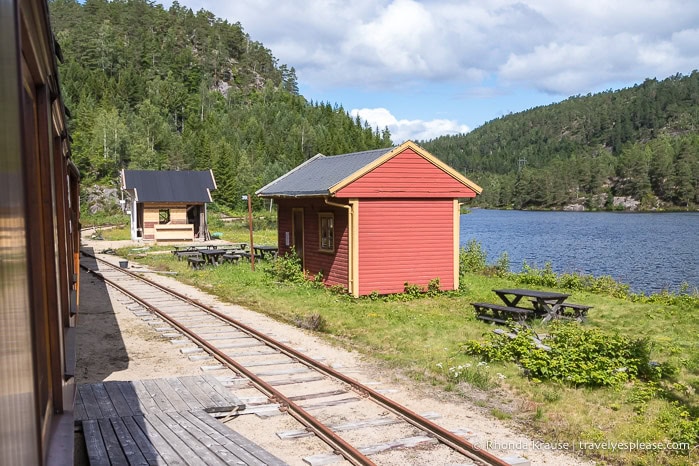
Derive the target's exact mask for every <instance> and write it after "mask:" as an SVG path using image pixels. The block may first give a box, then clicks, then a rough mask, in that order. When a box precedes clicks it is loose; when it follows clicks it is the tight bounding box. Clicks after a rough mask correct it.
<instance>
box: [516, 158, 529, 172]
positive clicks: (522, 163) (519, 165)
mask: <svg viewBox="0 0 699 466" xmlns="http://www.w3.org/2000/svg"><path fill="white" fill-rule="evenodd" d="M526 166H527V159H526V158H524V157H522V158H520V159H519V160H518V161H517V169H518V170H517V171H520V172H521V171H522V169H523V168H524V167H526Z"/></svg>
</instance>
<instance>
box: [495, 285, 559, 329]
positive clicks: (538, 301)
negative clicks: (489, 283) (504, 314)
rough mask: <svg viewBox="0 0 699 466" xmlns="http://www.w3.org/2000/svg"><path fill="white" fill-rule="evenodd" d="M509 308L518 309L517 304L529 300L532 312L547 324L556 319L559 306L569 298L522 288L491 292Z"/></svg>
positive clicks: (552, 292)
mask: <svg viewBox="0 0 699 466" xmlns="http://www.w3.org/2000/svg"><path fill="white" fill-rule="evenodd" d="M493 292H494V293H495V294H496V295H498V296H499V297H500V299H502V301H503V302H504V303H505V304H506V305H507V306H509V307H518V306H517V304H519V302H520V301H521V300H522V298H531V300H530V302H531V304H532V305H533V308H534V311H535V312H536V313H537V314H539V315H543V317H544V318H543V322H548V321H549V320H551V319H552V318H554V317H556V315H557V314H558V312H559V309H560V307H561V304H563V302H564V301H565V300H566V299H568V298H569V297H570V295H569V294H567V293H557V292H554V291H541V290H527V289H524V288H506V289H501V290H493Z"/></svg>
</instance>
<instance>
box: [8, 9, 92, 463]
mask: <svg viewBox="0 0 699 466" xmlns="http://www.w3.org/2000/svg"><path fill="white" fill-rule="evenodd" d="M0 44H2V47H0V70H1V71H0V73H2V76H1V79H0V128H2V129H1V130H0V131H2V138H1V139H0V276H1V277H2V281H1V283H0V289H2V293H0V300H1V301H0V464H8V465H9V464H72V458H73V456H72V452H73V416H72V410H73V402H74V397H75V384H74V366H75V345H74V330H75V324H76V317H77V307H78V298H77V296H78V278H79V277H78V273H79V268H78V263H77V261H78V252H79V246H80V243H79V242H80V238H79V235H80V227H79V174H78V171H77V169H76V168H75V166H74V165H73V163H72V162H71V160H70V147H69V139H68V134H67V130H66V118H65V114H66V112H65V108H64V106H63V101H62V98H61V93H60V88H59V85H58V72H57V57H56V52H57V45H56V43H55V41H54V38H53V35H52V33H51V29H50V25H49V13H48V5H47V3H46V1H45V0H0Z"/></svg>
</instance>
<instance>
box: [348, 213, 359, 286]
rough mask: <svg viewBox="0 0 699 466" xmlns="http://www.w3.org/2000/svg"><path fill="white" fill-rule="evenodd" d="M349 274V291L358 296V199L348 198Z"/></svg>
mask: <svg viewBox="0 0 699 466" xmlns="http://www.w3.org/2000/svg"><path fill="white" fill-rule="evenodd" d="M349 204H350V207H351V208H350V211H349V215H350V219H349V220H350V231H349V256H350V257H349V271H348V272H349V276H350V290H349V291H350V293H351V294H352V296H354V297H355V298H358V297H359V199H350V201H349Z"/></svg>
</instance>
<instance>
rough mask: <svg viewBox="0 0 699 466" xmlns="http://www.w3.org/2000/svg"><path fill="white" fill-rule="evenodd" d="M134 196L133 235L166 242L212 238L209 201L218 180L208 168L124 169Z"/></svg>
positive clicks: (125, 184) (127, 186)
mask: <svg viewBox="0 0 699 466" xmlns="http://www.w3.org/2000/svg"><path fill="white" fill-rule="evenodd" d="M121 187H122V189H124V190H125V191H126V192H128V193H129V195H130V197H131V239H132V240H134V241H137V240H147V241H156V242H159V243H162V242H182V241H194V239H195V238H198V239H201V240H207V239H209V238H210V236H209V229H208V226H207V219H206V204H207V203H209V202H211V201H212V199H211V191H213V190H215V189H216V181H215V180H214V174H213V172H212V171H211V170H207V171H186V170H182V171H156V170H122V172H121Z"/></svg>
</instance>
